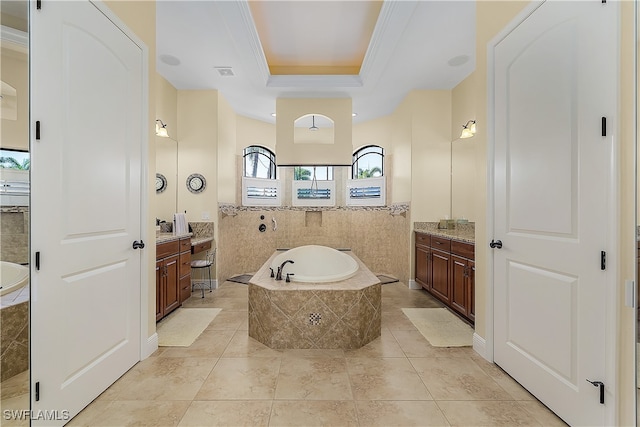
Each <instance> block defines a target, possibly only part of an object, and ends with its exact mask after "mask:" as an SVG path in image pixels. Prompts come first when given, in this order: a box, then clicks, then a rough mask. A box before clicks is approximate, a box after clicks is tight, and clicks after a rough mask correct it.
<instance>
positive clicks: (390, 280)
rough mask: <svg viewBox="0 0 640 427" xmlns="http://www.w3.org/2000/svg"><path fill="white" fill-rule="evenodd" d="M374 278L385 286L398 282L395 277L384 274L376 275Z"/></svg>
mask: <svg viewBox="0 0 640 427" xmlns="http://www.w3.org/2000/svg"><path fill="white" fill-rule="evenodd" d="M376 277H378V280H380V284H381V285H386V284H387V283H396V282H398V281H399V280H398V279H396V278H395V277H391V276H387V275H385V274H378V275H377V276H376Z"/></svg>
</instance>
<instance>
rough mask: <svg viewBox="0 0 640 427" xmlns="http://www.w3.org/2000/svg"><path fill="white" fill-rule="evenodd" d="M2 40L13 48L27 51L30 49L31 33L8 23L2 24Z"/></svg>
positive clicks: (0, 33)
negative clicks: (8, 25)
mask: <svg viewBox="0 0 640 427" xmlns="http://www.w3.org/2000/svg"><path fill="white" fill-rule="evenodd" d="M0 40H1V41H2V45H3V46H4V47H7V48H9V49H12V50H16V51H19V52H24V53H26V52H27V51H28V49H29V34H28V33H25V32H24V31H20V30H16V29H15V28H11V27H7V26H6V25H0Z"/></svg>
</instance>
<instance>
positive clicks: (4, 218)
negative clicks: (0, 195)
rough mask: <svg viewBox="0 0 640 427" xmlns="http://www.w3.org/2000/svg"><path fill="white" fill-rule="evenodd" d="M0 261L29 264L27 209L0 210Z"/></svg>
mask: <svg viewBox="0 0 640 427" xmlns="http://www.w3.org/2000/svg"><path fill="white" fill-rule="evenodd" d="M0 260H2V261H8V262H14V263H16V264H24V263H27V262H29V208H28V207H27V206H13V207H2V208H0Z"/></svg>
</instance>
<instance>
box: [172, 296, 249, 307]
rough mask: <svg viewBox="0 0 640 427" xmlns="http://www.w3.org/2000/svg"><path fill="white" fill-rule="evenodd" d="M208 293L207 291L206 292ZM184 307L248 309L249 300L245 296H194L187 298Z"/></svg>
mask: <svg viewBox="0 0 640 427" xmlns="http://www.w3.org/2000/svg"><path fill="white" fill-rule="evenodd" d="M205 295H206V292H205ZM182 306H183V307H207V308H222V309H225V310H231V311H248V310H249V300H248V298H247V297H244V298H229V297H215V296H214V297H212V298H194V297H191V298H189V299H188V300H186V301H185V302H184V303H183V304H182Z"/></svg>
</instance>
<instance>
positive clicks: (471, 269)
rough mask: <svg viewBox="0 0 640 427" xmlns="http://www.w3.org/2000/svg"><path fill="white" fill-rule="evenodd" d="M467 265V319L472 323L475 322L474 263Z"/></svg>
mask: <svg viewBox="0 0 640 427" xmlns="http://www.w3.org/2000/svg"><path fill="white" fill-rule="evenodd" d="M468 263H469V270H468V271H469V277H467V286H468V291H467V295H468V296H469V303H468V304H467V307H468V311H467V317H468V318H469V320H471V321H472V322H475V321H476V263H475V261H468Z"/></svg>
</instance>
